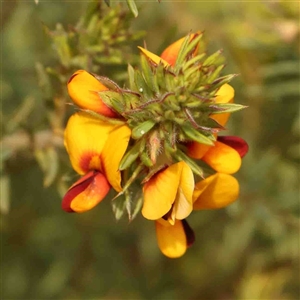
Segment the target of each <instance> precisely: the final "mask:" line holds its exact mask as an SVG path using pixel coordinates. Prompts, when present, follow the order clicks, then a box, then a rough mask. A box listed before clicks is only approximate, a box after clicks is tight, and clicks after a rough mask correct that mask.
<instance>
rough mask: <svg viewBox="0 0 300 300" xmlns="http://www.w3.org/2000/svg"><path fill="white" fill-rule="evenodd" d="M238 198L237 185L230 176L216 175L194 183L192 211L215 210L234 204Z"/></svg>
mask: <svg viewBox="0 0 300 300" xmlns="http://www.w3.org/2000/svg"><path fill="white" fill-rule="evenodd" d="M238 196H239V183H238V181H237V180H236V179H235V178H234V177H233V176H231V175H228V174H222V173H216V174H214V175H212V176H209V177H207V178H206V179H204V180H201V181H199V182H198V183H196V186H195V191H194V195H193V198H194V209H217V208H222V207H225V206H227V205H229V204H231V203H232V202H234V201H235V200H236V199H237V198H238Z"/></svg>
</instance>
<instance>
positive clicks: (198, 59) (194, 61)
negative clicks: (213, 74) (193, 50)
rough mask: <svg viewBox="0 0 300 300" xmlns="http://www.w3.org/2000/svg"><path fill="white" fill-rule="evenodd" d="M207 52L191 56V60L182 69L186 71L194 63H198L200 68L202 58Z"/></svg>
mask: <svg viewBox="0 0 300 300" xmlns="http://www.w3.org/2000/svg"><path fill="white" fill-rule="evenodd" d="M205 55H206V53H201V54H198V55H196V56H195V57H193V58H191V59H190V60H189V61H187V62H186V63H185V64H184V65H183V67H182V71H183V72H184V71H186V70H187V69H189V68H190V67H192V66H193V65H195V64H197V65H198V68H200V64H199V63H200V62H201V60H202V59H203V58H204V57H205Z"/></svg>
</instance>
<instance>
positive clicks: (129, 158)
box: [119, 142, 141, 171]
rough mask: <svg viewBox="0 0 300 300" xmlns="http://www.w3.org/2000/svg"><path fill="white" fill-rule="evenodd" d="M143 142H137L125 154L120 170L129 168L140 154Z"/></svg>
mask: <svg viewBox="0 0 300 300" xmlns="http://www.w3.org/2000/svg"><path fill="white" fill-rule="evenodd" d="M140 146H141V143H140V142H137V143H136V144H135V145H134V146H133V147H132V148H131V149H130V150H129V151H128V152H126V154H125V155H124V156H123V158H122V160H121V162H120V166H119V170H121V171H122V170H125V169H127V168H128V167H129V166H130V165H131V164H132V163H133V162H134V161H135V160H136V159H137V158H138V156H139V154H140Z"/></svg>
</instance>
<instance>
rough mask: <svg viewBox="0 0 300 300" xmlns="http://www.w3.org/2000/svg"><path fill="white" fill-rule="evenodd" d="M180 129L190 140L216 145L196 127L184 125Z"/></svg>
mask: <svg viewBox="0 0 300 300" xmlns="http://www.w3.org/2000/svg"><path fill="white" fill-rule="evenodd" d="M180 128H181V130H182V131H183V133H184V134H185V136H186V137H187V138H188V139H190V140H192V141H195V142H198V143H201V144H205V145H210V146H213V145H214V142H213V140H212V139H211V138H209V137H207V136H205V135H204V134H202V133H200V132H199V131H198V130H197V129H195V128H194V127H192V126H190V125H182V126H181V127H180Z"/></svg>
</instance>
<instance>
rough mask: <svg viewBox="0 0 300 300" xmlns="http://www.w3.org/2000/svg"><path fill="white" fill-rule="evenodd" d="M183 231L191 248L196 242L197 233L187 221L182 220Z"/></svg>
mask: <svg viewBox="0 0 300 300" xmlns="http://www.w3.org/2000/svg"><path fill="white" fill-rule="evenodd" d="M181 222H182V225H183V230H184V233H185V236H186V243H187V246H188V247H190V246H192V245H193V244H194V242H195V233H194V230H193V229H192V228H191V227H190V225H189V223H188V222H187V221H186V220H182V221H181Z"/></svg>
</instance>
